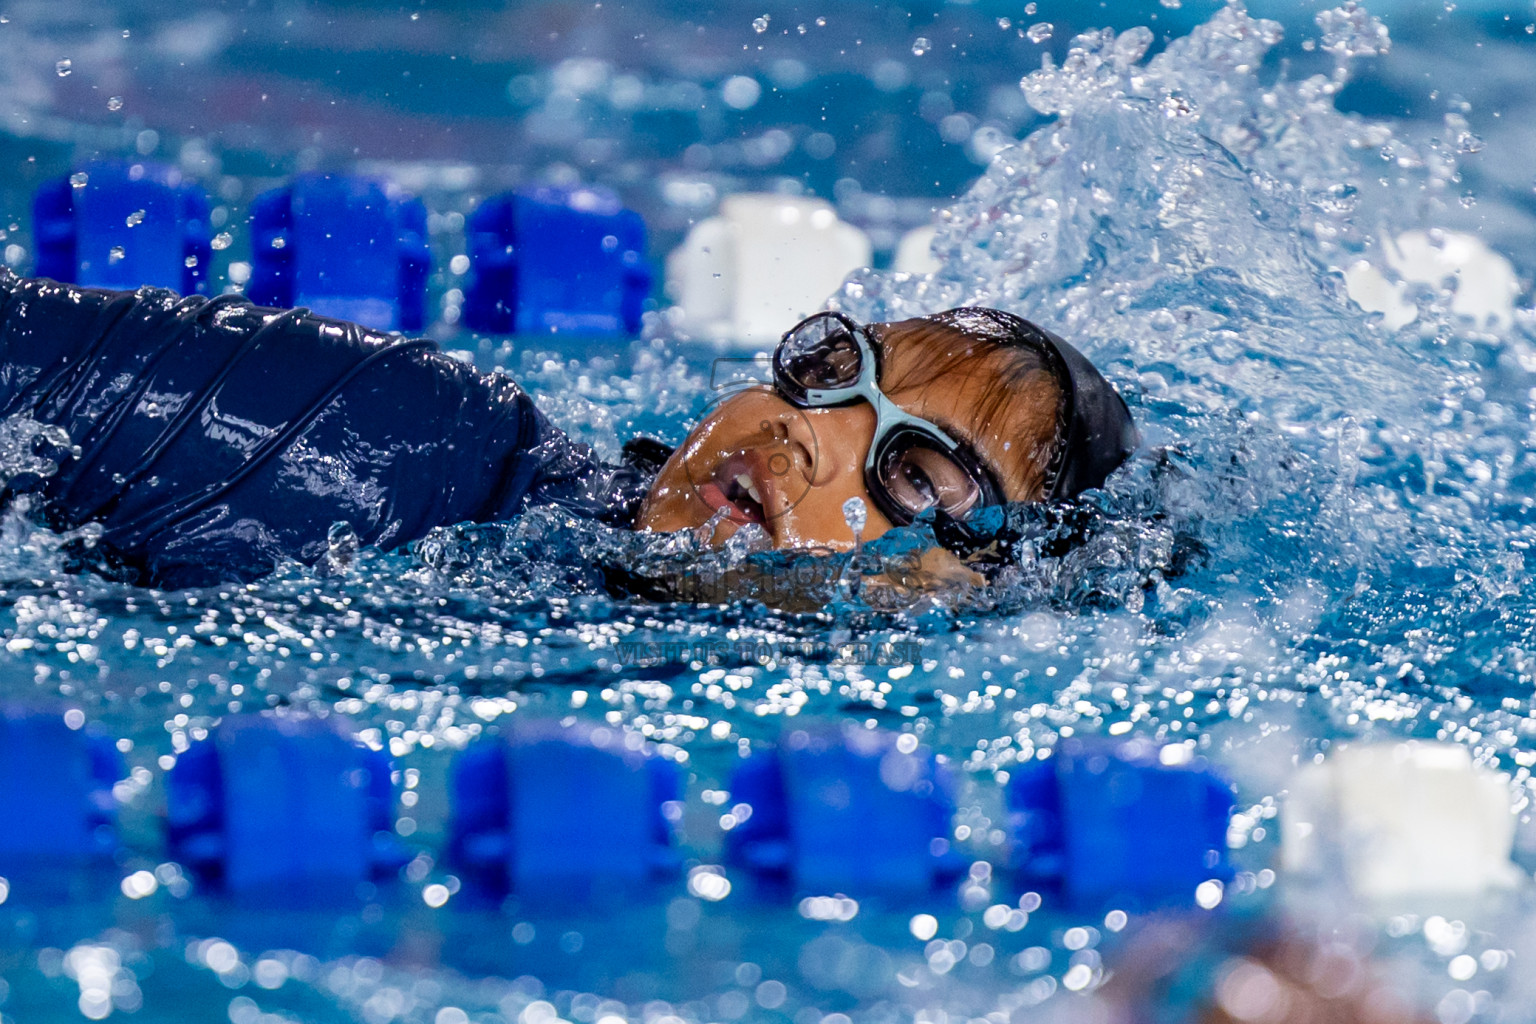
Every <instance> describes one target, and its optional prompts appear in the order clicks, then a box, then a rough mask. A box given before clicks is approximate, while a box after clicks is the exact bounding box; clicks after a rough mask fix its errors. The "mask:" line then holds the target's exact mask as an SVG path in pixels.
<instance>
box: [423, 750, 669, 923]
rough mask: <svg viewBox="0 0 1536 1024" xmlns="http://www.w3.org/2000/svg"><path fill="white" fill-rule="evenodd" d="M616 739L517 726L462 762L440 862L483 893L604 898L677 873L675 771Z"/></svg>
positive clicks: (457, 767)
mask: <svg viewBox="0 0 1536 1024" xmlns="http://www.w3.org/2000/svg"><path fill="white" fill-rule="evenodd" d="M627 735H632V734H626V733H625V732H623V731H622V730H618V729H610V728H607V727H606V726H602V725H593V724H590V723H575V724H572V725H569V726H561V725H559V724H558V723H555V722H540V721H535V722H525V723H519V724H517V725H516V726H514V727H512V728H510V729H508V730H507V731H506V732H505V733H503V734H502V735H500V736H497V737H492V738H489V739H486V740H483V741H481V742H480V743H478V744H476V745H474V746H473V747H471V748H470V749H469V750H467V751H466V752H465V753H463V754H462V755H460V756H459V758H458V760H457V761H456V763H455V765H454V773H453V782H452V801H453V802H452V806H453V812H454V816H453V821H452V824H451V827H450V839H449V856H450V858H451V859H452V861H453V862H454V863H455V864H456V865H458V866H459V867H460V868H461V869H462V870H464V872H465V874H466V875H467V876H468V877H469V878H471V879H472V880H473V881H475V882H477V883H478V884H480V885H481V886H482V887H483V889H484V890H485V891H487V892H491V893H497V892H505V891H507V890H508V889H510V890H511V891H512V892H515V893H518V894H519V895H521V896H525V897H535V898H537V897H539V896H540V895H551V896H558V897H559V898H562V899H564V898H570V897H573V896H591V895H602V894H604V893H613V892H616V891H618V888H619V887H621V886H623V885H625V884H633V883H639V882H644V881H645V880H647V879H650V878H653V877H657V876H665V875H669V874H675V873H676V871H677V869H678V866H679V863H680V858H679V856H678V854H677V852H676V850H675V849H674V848H673V845H672V826H671V822H670V821H669V820H668V811H669V810H674V809H676V808H678V807H680V804H678V801H680V800H681V797H682V778H681V775H680V773H679V770H678V767H677V765H676V764H675V763H673V762H672V761H670V760H668V759H666V758H664V757H661V756H658V755H654V754H646V753H643V752H641V751H639V750H637V749H632V748H631V747H630V746H629V745H628V744H626V736H627Z"/></svg>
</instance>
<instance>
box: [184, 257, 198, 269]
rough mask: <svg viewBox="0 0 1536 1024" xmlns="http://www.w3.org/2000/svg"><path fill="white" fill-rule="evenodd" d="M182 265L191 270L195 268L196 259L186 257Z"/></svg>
mask: <svg viewBox="0 0 1536 1024" xmlns="http://www.w3.org/2000/svg"><path fill="white" fill-rule="evenodd" d="M182 265H183V266H185V267H186V268H187V269H188V270H191V269H192V268H193V267H195V266H197V257H196V256H188V257H187V258H186V259H185V260H183V261H182Z"/></svg>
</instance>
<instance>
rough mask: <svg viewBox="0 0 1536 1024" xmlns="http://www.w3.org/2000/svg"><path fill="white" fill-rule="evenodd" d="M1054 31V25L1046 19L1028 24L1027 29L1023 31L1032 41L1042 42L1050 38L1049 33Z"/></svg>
mask: <svg viewBox="0 0 1536 1024" xmlns="http://www.w3.org/2000/svg"><path fill="white" fill-rule="evenodd" d="M1054 31H1056V26H1055V25H1052V24H1051V23H1050V22H1048V21H1041V22H1036V23H1035V24H1033V25H1031V26H1029V31H1028V32H1026V33H1024V34H1025V35H1026V36H1028V37H1029V41H1030V42H1032V43H1043V42H1045V41H1046V40H1047V39H1049V38H1051V33H1052V32H1054Z"/></svg>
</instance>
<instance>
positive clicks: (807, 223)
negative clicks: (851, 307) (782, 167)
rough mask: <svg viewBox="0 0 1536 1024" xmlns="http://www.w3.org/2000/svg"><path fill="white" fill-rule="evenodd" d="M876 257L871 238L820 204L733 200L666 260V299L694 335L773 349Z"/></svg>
mask: <svg viewBox="0 0 1536 1024" xmlns="http://www.w3.org/2000/svg"><path fill="white" fill-rule="evenodd" d="M872 256H873V251H872V249H871V247H870V241H869V237H868V236H867V235H865V234H864V232H862V231H860V230H859V229H858V228H856V227H854V226H853V225H851V224H846V223H844V222H842V221H840V220H838V218H837V212H836V211H835V210H834V209H833V208H832V206H831V205H830V204H829V203H826V202H824V201H823V200H820V199H808V198H804V197H800V196H781V195H768V194H744V195H734V196H729V197H727V198H726V199H725V200H723V201H722V202H721V204H720V213H719V215H718V216H714V217H710V218H708V219H707V220H703V221H700V222H699V223H698V224H695V225H694V226H693V229H692V230H691V231H689V232H688V237H687V238H686V239H684V241H683V244H682V245H680V246H678V247H677V248H676V249H675V250H673V252H672V254H671V255H670V256H669V257H667V297H668V298H670V299H671V300H672V301H673V302H674V303H676V304H677V312H676V314H675V315H676V316H677V318H678V320H677V323H678V326H679V327H680V328H682V329H683V330H684V331H686V332H687V333H688V334H691V335H693V336H694V337H699V338H708V339H711V340H714V341H721V342H735V343H738V344H741V345H744V346H749V347H759V346H765V345H771V344H773V343H774V342H775V341H777V340H778V338H779V336H780V335H781V334H783V333H784V331H785V330H786V329H788V328H789V327H791V326H793V325H794V324H795V322H796V321H798V320H800V319H801V318H803V317H805V316H808V315H809V314H811V313H814V312H816V311H817V310H819V309H822V308H824V303H825V302H826V299H827V297H828V296H829V295H831V294H832V293H833V292H835V291H837V289H838V287H839V286H840V285H841V284H842V282H843V278H845V277H847V276H848V274H849V273H850V272H851V271H854V270H857V269H859V268H860V267H866V266H868V265H869V264H870V261H871V259H872Z"/></svg>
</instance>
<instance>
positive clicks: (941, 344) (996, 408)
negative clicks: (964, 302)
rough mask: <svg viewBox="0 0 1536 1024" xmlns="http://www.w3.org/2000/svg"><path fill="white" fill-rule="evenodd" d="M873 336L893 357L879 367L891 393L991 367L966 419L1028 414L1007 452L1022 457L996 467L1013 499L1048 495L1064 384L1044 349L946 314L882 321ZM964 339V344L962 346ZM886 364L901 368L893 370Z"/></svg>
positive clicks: (983, 422) (979, 421)
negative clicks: (1014, 342)
mask: <svg viewBox="0 0 1536 1024" xmlns="http://www.w3.org/2000/svg"><path fill="white" fill-rule="evenodd" d="M950 312H951V313H965V312H968V311H966V310H951V311H950ZM893 328H894V329H893ZM875 333H876V337H877V338H878V339H879V341H880V343H881V347H882V349H883V350H884V351H883V352H882V355H886V354H889V355H890V356H891V357H892V358H890V359H889V361H888V362H887V361H886V360H885V359H882V366H881V375H880V387H881V388H882V389H883V390H885V391H886V393H887V394H890V393H892V392H894V391H900V390H903V389H905V388H909V387H921V386H922V385H923V384H925V383H927V382H928V381H931V380H936V379H938V378H940V377H945V376H949V375H958V376H973V375H975V374H977V373H978V372H980V371H982V370H983V369H984V368H985V372H986V373H987V375H988V378H989V379H988V381H987V383H986V385H985V387H984V388H983V389H982V391H981V393H980V394H979V395H978V396H977V398H976V400H975V402H974V404H973V405H972V407H971V410H970V415H968V416H966V417H965V420H966V421H967V422H968V423H970V424H975V425H977V426H978V427H980V426H985V425H986V424H989V423H995V422H997V421H999V420H1001V419H1002V418H1004V417H1006V416H1007V415H1008V414H1009V413H1010V411H1014V412H1016V414H1017V415H1019V416H1021V417H1023V419H1024V424H1023V431H1022V433H1023V434H1024V436H1023V437H1022V438H1014V439H1009V440H1010V442H1011V443H1012V447H1010V449H1009V451H1010V452H1013V451H1015V450H1017V451H1018V453H1019V455H1018V457H1017V458H1016V459H1014V460H1012V462H1011V464H1010V465H1004V466H995V467H993V468H994V471H995V472H997V473H998V475H999V477H1000V479H999V481H998V482H999V483H1000V484H1002V485H1003V487H1004V492H1005V493H1007V494H1010V495H1016V496H1017V497H1016V498H1015V500H1022V501H1038V500H1039V499H1040V498H1042V497H1044V492H1045V484H1046V478H1047V473H1048V470H1049V466H1050V461H1051V455H1052V452H1053V451H1054V450H1055V447H1056V434H1057V429H1056V428H1057V423H1058V420H1059V415H1058V411H1059V407H1060V405H1061V388H1060V385H1059V384H1058V383H1057V381H1056V379H1055V377H1054V375H1053V374H1052V373H1051V371H1050V367H1049V366H1048V365H1047V362H1046V359H1045V357H1044V355H1043V353H1041V352H1039V351H1037V350H1035V349H1032V348H1029V347H1026V346H1022V345H1012V344H1008V343H1007V340H1006V339H1005V338H1000V337H998V336H997V335H996V334H995V333H994V332H993V331H991V330H985V331H977V330H972V329H970V324H969V323H957V322H954V321H953V320H952V319H951V318H950V316H949V314H945V313H940V314H935V315H933V316H925V317H919V318H917V319H913V320H903V321H899V322H897V323H893V324H889V325H882V328H881V329H878V330H877V331H876V332H875ZM957 335H959V337H957ZM962 340H963V342H964V343H962V344H956V342H957V341H962ZM887 365H893V366H895V367H898V368H899V371H898V372H896V373H894V374H893V373H891V372H888V371H887V369H886V366H887ZM1021 441H1022V444H1020V443H1019V442H1021ZM978 454H979V453H978Z"/></svg>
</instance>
